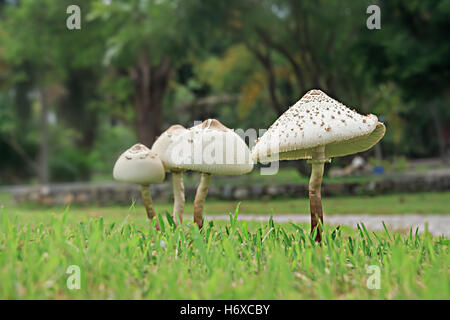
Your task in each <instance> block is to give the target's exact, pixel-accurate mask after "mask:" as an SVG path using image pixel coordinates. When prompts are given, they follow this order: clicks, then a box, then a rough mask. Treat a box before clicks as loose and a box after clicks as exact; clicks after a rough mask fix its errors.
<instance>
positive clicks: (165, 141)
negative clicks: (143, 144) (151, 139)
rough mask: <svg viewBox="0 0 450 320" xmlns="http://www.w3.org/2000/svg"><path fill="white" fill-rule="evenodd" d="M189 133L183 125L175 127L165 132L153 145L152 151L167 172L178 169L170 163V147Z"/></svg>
mask: <svg viewBox="0 0 450 320" xmlns="http://www.w3.org/2000/svg"><path fill="white" fill-rule="evenodd" d="M187 131H188V130H187V129H186V128H185V127H183V126H182V125H179V124H176V125H173V126H171V127H170V128H169V129H167V130H166V131H164V132H163V133H162V134H161V135H160V136H159V137H158V139H156V141H155V143H153V146H152V151H153V152H155V153H157V154H158V156H159V158H160V159H161V161H162V163H163V165H164V169H165V170H166V171H170V170H173V169H176V168H174V167H172V166H171V164H170V162H169V161H168V158H169V156H170V153H169V152H168V150H169V147H170V145H171V144H172V143H175V142H177V141H178V139H179V137H180V136H181V135H182V134H183V133H185V132H187Z"/></svg>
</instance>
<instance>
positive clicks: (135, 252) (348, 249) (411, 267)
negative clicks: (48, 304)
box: [0, 207, 450, 299]
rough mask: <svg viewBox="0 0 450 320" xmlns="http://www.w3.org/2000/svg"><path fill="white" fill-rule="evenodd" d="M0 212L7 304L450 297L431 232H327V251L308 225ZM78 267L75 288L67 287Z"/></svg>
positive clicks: (133, 213)
mask: <svg viewBox="0 0 450 320" xmlns="http://www.w3.org/2000/svg"><path fill="white" fill-rule="evenodd" d="M0 211H1V212H0V229H1V230H2V232H0V283H1V285H0V298H1V299H109V298H112V299H309V298H313V299H316V298H319V299H345V298H349V299H366V298H367V299H419V298H425V299H449V298H450V277H449V268H448V266H449V265H450V256H449V254H448V253H449V252H448V244H449V241H448V239H444V238H442V237H440V238H433V237H432V236H431V235H430V234H428V233H425V234H419V235H416V234H415V233H414V232H411V233H410V234H398V233H391V232H389V231H388V230H386V231H385V232H368V231H366V230H365V228H363V227H361V228H360V229H359V230H353V229H349V228H341V229H339V230H332V229H330V230H327V229H326V230H325V234H326V236H325V239H324V242H323V244H322V245H321V246H320V245H317V244H315V243H314V241H312V238H311V237H310V236H309V235H308V234H307V232H306V231H305V230H307V229H306V228H307V226H305V225H294V224H283V225H279V224H277V223H273V222H272V221H271V220H269V217H268V220H267V222H264V223H256V222H254V223H250V222H249V223H247V222H245V221H240V220H237V219H234V217H231V218H230V221H227V222H215V223H214V224H208V223H207V224H206V225H205V227H204V229H203V230H202V231H201V232H199V230H198V229H197V228H196V227H195V226H193V225H192V224H191V223H190V222H187V223H185V224H184V225H183V226H181V227H175V226H174V225H172V221H171V220H167V219H164V220H163V218H162V217H160V219H161V222H162V226H163V231H162V232H156V231H155V229H154V228H153V226H152V225H151V224H150V223H149V222H148V221H147V220H146V218H145V216H144V215H143V214H142V212H140V211H141V210H140V208H139V210H138V209H137V208H133V207H131V208H129V209H128V210H126V212H125V214H124V215H122V216H114V215H110V216H105V217H92V216H90V214H88V213H84V214H81V213H80V214H74V212H72V211H71V210H70V209H67V210H65V211H64V212H55V213H46V214H43V213H42V212H41V213H39V214H37V215H34V216H33V215H32V214H21V213H10V212H8V209H7V208H6V209H2V210H0ZM73 265H75V266H78V267H79V270H80V279H81V282H80V289H78V290H77V289H74V290H70V289H68V287H67V285H66V283H67V280H68V277H69V276H70V277H71V278H70V279H72V280H73V276H74V274H66V271H67V270H68V268H69V266H73ZM378 268H379V269H378ZM377 270H379V285H380V287H379V289H373V288H372V289H370V288H369V287H368V285H367V284H368V282H369V284H372V285H373V284H375V285H376V283H377V282H376V281H375V280H374V281H372V280H373V277H372V276H375V275H377V274H378V273H377ZM71 272H73V271H71ZM371 279H372V280H371ZM72 283H73V282H72Z"/></svg>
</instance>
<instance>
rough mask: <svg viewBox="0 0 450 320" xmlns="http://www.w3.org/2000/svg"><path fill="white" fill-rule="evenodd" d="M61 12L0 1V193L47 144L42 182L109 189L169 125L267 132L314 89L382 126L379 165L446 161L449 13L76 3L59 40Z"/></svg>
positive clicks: (412, 5)
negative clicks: (212, 124) (370, 25)
mask: <svg viewBox="0 0 450 320" xmlns="http://www.w3.org/2000/svg"><path fill="white" fill-rule="evenodd" d="M72 2H73V1H69V0H41V1H33V0H20V1H4V0H3V1H0V155H1V156H0V184H5V183H28V182H34V181H36V177H38V176H39V172H40V170H41V168H42V166H43V165H44V164H43V163H42V161H41V159H42V153H43V152H44V151H43V150H45V148H44V147H43V146H45V143H43V141H44V140H45V141H44V142H46V143H47V144H48V147H49V148H48V149H49V151H48V153H49V154H48V156H49V157H48V158H49V162H48V165H49V168H50V179H51V181H77V180H90V179H96V177H98V176H102V177H108V176H109V175H110V172H111V167H112V165H113V163H114V160H115V158H116V157H117V156H118V155H119V154H120V153H121V151H123V150H124V149H126V148H127V147H129V146H130V145H132V144H133V143H135V142H137V141H140V142H143V143H145V144H151V143H152V141H153V140H154V138H155V137H156V136H158V135H159V134H160V133H161V131H162V130H164V129H165V128H167V127H168V126H170V125H172V124H175V123H180V124H182V125H184V126H191V125H192V124H193V121H194V120H204V119H206V118H210V117H215V118H218V119H219V120H220V121H221V122H223V123H224V124H225V125H227V126H228V127H230V128H243V129H248V128H256V129H260V128H267V127H268V126H269V125H270V124H271V123H272V122H273V121H274V120H275V119H276V118H277V117H278V116H279V115H280V114H281V113H282V112H284V111H285V110H286V109H287V108H288V107H289V106H290V105H292V104H293V103H295V102H296V101H297V100H298V99H299V98H300V97H301V96H302V95H303V94H304V93H305V92H306V91H307V90H309V89H312V88H320V89H322V90H324V91H326V92H327V93H328V94H330V95H331V96H332V97H334V98H337V99H338V100H340V101H342V102H343V103H345V104H346V105H348V106H349V107H351V108H355V109H357V111H359V112H362V113H374V114H376V115H378V116H380V118H381V120H382V121H384V122H385V123H386V126H387V133H386V136H385V137H384V139H383V140H382V142H381V144H380V147H379V148H378V150H377V152H376V156H377V157H378V158H379V159H378V160H377V161H379V162H380V161H386V163H391V162H394V163H402V161H398V160H395V159H404V158H405V157H406V158H414V157H436V156H440V157H442V158H448V155H449V153H450V152H449V145H450V108H449V107H448V105H449V99H450V87H449V84H450V81H449V70H450V66H449V61H450V59H448V57H450V41H448V40H449V39H448V32H447V30H449V29H450V28H449V27H450V25H449V24H450V5H449V2H448V1H445V0H432V1H426V2H425V1H419V0H412V1H411V0H390V1H350V0H345V1H339V2H336V1H332V0H322V1H297V0H261V1H255V0H214V1H202V0H190V1H180V0H176V1H173V0H171V1H169V0H130V1H102V0H93V1H88V0H80V1H78V2H77V5H79V7H80V8H81V30H68V29H67V27H66V19H67V17H68V14H67V13H66V8H67V7H68V6H69V5H71V4H73V3H72ZM371 4H378V5H379V6H380V8H381V13H382V14H381V29H380V30H368V29H367V27H366V19H367V17H368V14H367V13H366V8H367V6H368V5H371ZM43 106H46V108H43ZM45 110H46V111H45ZM44 112H45V115H43V114H44ZM42 119H44V120H45V121H43V120H42ZM45 127H47V129H48V132H49V134H48V138H46V136H45V135H44V134H43V132H45V130H44V129H45ZM365 156H366V157H373V156H375V151H374V150H370V151H368V152H367V153H366V155H365ZM380 156H382V157H383V158H384V159H385V160H381V159H380ZM393 159H394V160H393ZM346 162H348V161H347V160H346V159H337V160H336V161H334V162H333V165H336V164H345V163H346ZM401 168H402V165H399V170H400V169H401Z"/></svg>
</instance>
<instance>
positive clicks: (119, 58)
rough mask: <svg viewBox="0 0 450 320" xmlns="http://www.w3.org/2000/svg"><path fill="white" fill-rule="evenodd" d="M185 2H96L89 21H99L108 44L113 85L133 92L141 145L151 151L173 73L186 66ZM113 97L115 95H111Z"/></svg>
mask: <svg viewBox="0 0 450 320" xmlns="http://www.w3.org/2000/svg"><path fill="white" fill-rule="evenodd" d="M181 3H182V1H178V0H177V1H165V0H162V1H161V0H160V1H155V0H139V1H138V0H132V1H110V2H109V1H108V2H107V1H95V2H94V4H93V10H92V12H90V14H89V20H90V21H95V20H99V21H101V23H102V29H103V32H104V33H105V35H106V36H107V38H108V41H107V48H106V52H105V54H104V59H103V62H104V64H105V65H107V66H110V67H111V70H110V72H111V74H112V75H115V77H113V78H112V79H113V81H121V78H125V79H126V80H127V81H128V82H129V83H130V85H131V87H132V92H131V94H130V95H129V99H130V101H131V102H132V105H133V107H134V110H135V121H136V124H137V126H136V127H137V135H138V139H139V141H140V142H142V143H144V144H145V145H148V146H151V145H152V144H153V141H154V140H155V138H156V136H157V135H158V134H159V133H160V132H161V126H162V107H163V99H164V96H165V93H166V92H167V89H168V84H169V80H170V79H171V77H172V75H173V70H174V68H176V67H177V65H179V64H181V63H182V60H183V57H185V56H186V53H187V50H186V47H185V46H184V45H183V42H184V39H183V37H184V35H185V34H186V33H187V32H188V30H186V29H185V30H182V29H180V28H179V20H180V17H181V15H182V12H181ZM110 93H111V94H114V92H110Z"/></svg>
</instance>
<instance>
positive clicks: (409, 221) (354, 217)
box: [208, 213, 450, 237]
mask: <svg viewBox="0 0 450 320" xmlns="http://www.w3.org/2000/svg"><path fill="white" fill-rule="evenodd" d="M208 218H209V219H213V220H228V219H229V216H228V215H210V216H209V217H208ZM238 219H239V220H253V221H268V220H269V216H268V215H257V214H242V215H239V216H238ZM310 219H311V218H310V215H309V214H303V213H301V214H276V215H274V216H273V220H274V221H275V222H278V223H283V222H289V221H292V222H295V223H309V222H310ZM382 221H384V223H385V224H386V226H387V227H388V229H389V230H395V231H408V232H409V229H410V228H413V232H415V230H416V228H417V227H419V232H423V231H424V230H425V223H426V222H428V230H429V231H430V233H431V234H433V235H435V236H439V235H445V236H446V237H449V236H450V215H432V214H398V215H373V214H370V215H369V214H345V215H344V214H335V215H329V216H325V223H326V224H329V225H347V226H350V227H356V225H357V224H358V223H360V222H363V223H364V225H365V226H366V228H367V229H371V230H383V224H382Z"/></svg>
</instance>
